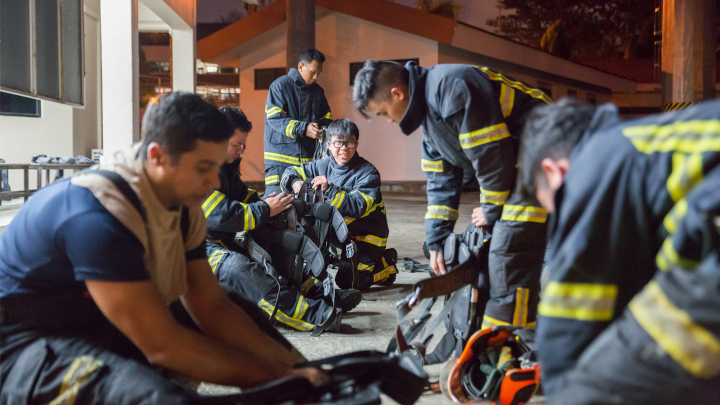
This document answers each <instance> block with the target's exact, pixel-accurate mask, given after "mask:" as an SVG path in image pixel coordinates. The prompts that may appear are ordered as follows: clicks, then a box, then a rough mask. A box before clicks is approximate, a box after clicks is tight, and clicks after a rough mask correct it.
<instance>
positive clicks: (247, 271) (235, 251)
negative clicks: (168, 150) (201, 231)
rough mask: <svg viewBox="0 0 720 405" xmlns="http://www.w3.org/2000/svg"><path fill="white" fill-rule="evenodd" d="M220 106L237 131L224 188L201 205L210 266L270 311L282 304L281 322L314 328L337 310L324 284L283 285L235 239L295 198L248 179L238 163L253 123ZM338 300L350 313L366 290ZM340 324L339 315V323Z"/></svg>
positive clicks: (341, 295)
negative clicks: (263, 191)
mask: <svg viewBox="0 0 720 405" xmlns="http://www.w3.org/2000/svg"><path fill="white" fill-rule="evenodd" d="M220 111H221V112H222V113H223V114H224V115H225V116H226V117H227V118H228V120H229V121H230V122H231V123H232V124H233V127H234V128H235V133H234V134H233V136H232V137H231V138H230V141H229V142H228V150H227V156H226V159H227V160H226V161H225V163H223V165H222V166H220V188H219V189H217V190H215V191H214V192H213V193H212V194H211V195H210V196H209V197H208V198H207V199H206V200H205V203H203V205H202V207H203V211H204V213H205V218H206V219H207V223H208V230H207V255H208V258H209V262H210V266H211V268H212V270H213V273H215V275H216V276H217V278H218V280H219V281H220V284H221V285H223V286H226V287H228V288H230V289H232V290H233V291H236V292H238V293H240V294H241V295H242V296H244V297H246V298H248V299H249V300H250V301H252V302H255V303H257V305H258V306H259V307H260V308H261V309H263V310H264V311H266V312H267V313H268V314H272V313H273V312H274V309H275V306H276V305H277V307H278V310H277V312H276V313H275V320H276V321H277V322H279V323H281V324H282V325H284V326H287V327H290V328H293V329H297V330H301V331H312V330H314V328H315V327H316V325H321V324H323V321H324V320H326V319H328V317H329V316H331V314H330V313H331V312H332V310H333V308H332V302H331V301H330V302H328V300H327V299H324V297H323V294H321V293H319V292H318V291H316V290H317V289H322V284H321V283H320V284H318V283H317V281H318V280H316V279H314V278H308V279H307V280H306V281H305V282H304V283H303V285H302V286H301V288H300V289H299V290H298V289H297V288H296V287H294V286H291V285H278V282H277V280H275V279H274V278H273V277H272V276H271V275H269V274H267V273H266V271H265V269H264V268H263V266H262V265H261V264H260V263H257V262H255V261H252V260H251V259H250V257H249V254H248V252H247V250H245V249H244V248H242V247H240V245H239V244H238V243H237V242H236V240H235V235H236V233H237V232H243V231H251V230H253V229H256V228H260V227H263V226H265V225H266V224H267V222H268V220H269V219H270V217H273V216H275V215H277V214H279V213H280V212H282V211H284V210H286V209H287V208H289V206H290V204H291V203H292V200H293V199H294V197H293V195H292V194H290V195H286V194H285V193H280V194H279V195H274V193H273V194H271V195H270V196H268V197H266V198H265V199H264V200H261V199H260V198H259V197H258V194H257V192H255V190H252V189H249V188H248V187H247V186H246V185H245V183H243V181H242V180H241V179H240V173H239V171H238V168H239V167H240V161H241V160H242V155H243V153H244V152H245V145H246V142H247V138H248V133H249V132H250V130H252V122H250V121H249V120H248V119H247V117H246V116H245V114H244V113H243V112H242V111H241V110H240V109H239V108H235V107H227V106H224V107H221V109H220ZM278 289H279V295H278ZM318 293H319V294H318ZM336 299H337V300H338V306H339V307H340V308H342V309H343V311H344V312H349V311H350V310H352V309H353V308H354V307H355V306H357V304H358V303H360V300H361V299H362V294H361V293H360V291H357V290H341V291H337V292H336ZM276 300H277V303H276ZM339 323H340V319H339V318H338V319H336V321H335V324H337V325H339Z"/></svg>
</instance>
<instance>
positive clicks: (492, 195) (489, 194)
mask: <svg viewBox="0 0 720 405" xmlns="http://www.w3.org/2000/svg"><path fill="white" fill-rule="evenodd" d="M480 193H481V194H480V202H481V203H488V204H495V205H503V204H505V202H506V201H507V199H508V196H509V195H510V191H509V190H508V191H490V190H485V189H484V188H482V187H480Z"/></svg>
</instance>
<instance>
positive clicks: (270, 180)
mask: <svg viewBox="0 0 720 405" xmlns="http://www.w3.org/2000/svg"><path fill="white" fill-rule="evenodd" d="M277 183H280V176H278V175H275V176H267V177H265V184H277Z"/></svg>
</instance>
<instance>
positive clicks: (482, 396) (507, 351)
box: [441, 326, 540, 405]
mask: <svg viewBox="0 0 720 405" xmlns="http://www.w3.org/2000/svg"><path fill="white" fill-rule="evenodd" d="M523 329H524V328H520V327H514V326H494V327H492V328H487V329H483V330H480V331H477V332H476V333H475V334H473V335H472V337H470V340H469V341H468V343H467V344H466V345H465V349H464V350H463V352H462V354H461V355H460V357H459V358H458V359H457V360H456V361H455V365H454V366H453V368H452V370H451V371H450V373H449V375H448V378H447V382H444V381H441V384H447V387H446V389H447V393H448V396H449V397H450V399H452V400H453V401H455V402H460V403H465V402H473V401H481V400H484V401H488V400H490V401H496V403H499V404H500V405H523V404H525V403H526V402H527V401H529V400H530V398H532V396H533V395H534V394H535V392H536V391H537V388H538V387H539V385H540V365H539V364H537V363H534V362H531V361H529V360H527V359H524V358H523V357H528V356H524V355H527V354H529V353H530V352H531V349H530V347H529V346H528V345H527V344H526V343H525V341H524V340H523V339H522V338H521V337H520V336H519V335H518V334H516V332H518V331H520V330H523Z"/></svg>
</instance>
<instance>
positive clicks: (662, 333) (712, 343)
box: [628, 281, 720, 378]
mask: <svg viewBox="0 0 720 405" xmlns="http://www.w3.org/2000/svg"><path fill="white" fill-rule="evenodd" d="M628 307H629V308H630V312H632V314H633V316H634V317H635V320H637V322H638V323H639V324H640V326H642V327H643V329H645V331H646V332H647V333H648V334H649V335H650V336H651V337H652V338H653V339H655V341H656V342H657V343H658V345H660V347H662V348H663V349H664V350H665V352H667V354H669V355H670V357H672V358H673V359H674V360H675V361H676V362H678V363H679V364H680V365H681V366H682V367H683V368H684V369H685V370H687V371H688V372H690V373H691V374H693V375H695V376H697V377H701V378H709V377H714V376H716V375H718V374H719V373H720V341H718V339H717V337H716V336H714V335H713V334H712V333H711V332H709V331H708V330H707V329H705V328H703V327H702V326H700V325H698V324H696V323H695V321H694V320H693V319H692V318H691V317H690V315H689V314H688V313H687V312H685V311H683V310H682V309H680V308H678V307H676V306H675V304H673V302H672V301H670V299H669V298H668V297H667V295H665V293H664V292H663V291H662V289H661V288H660V286H659V285H658V284H657V283H656V282H655V281H650V282H649V283H648V284H647V285H646V286H645V288H644V289H643V290H642V291H641V292H640V293H639V294H638V295H636V296H635V297H634V298H633V299H632V301H630V304H629V305H628Z"/></svg>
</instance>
